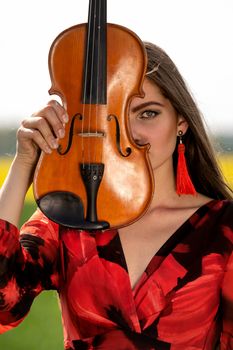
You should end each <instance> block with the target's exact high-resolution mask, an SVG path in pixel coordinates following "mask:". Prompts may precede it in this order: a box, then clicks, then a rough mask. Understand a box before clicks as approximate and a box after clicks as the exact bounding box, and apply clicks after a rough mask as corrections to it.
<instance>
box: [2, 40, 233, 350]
mask: <svg viewBox="0 0 233 350" xmlns="http://www.w3.org/2000/svg"><path fill="white" fill-rule="evenodd" d="M145 46H146V50H147V53H148V69H147V75H146V78H145V81H144V85H143V89H144V92H145V96H144V97H143V98H139V97H135V98H134V99H133V100H132V102H131V105H130V112H129V119H130V127H131V133H132V136H133V138H134V140H135V142H136V143H137V144H140V145H142V144H146V143H150V145H151V147H150V151H149V156H150V161H151V165H152V169H153V174H154V179H155V194H154V196H153V199H152V202H151V206H150V208H149V210H148V211H147V213H146V214H145V215H144V216H143V217H142V218H141V219H139V220H138V221H137V222H135V223H134V224H132V225H130V226H127V227H124V228H121V229H119V230H118V231H116V230H106V231H104V232H97V233H96V234H95V235H91V234H90V233H88V232H85V231H80V232H78V234H77V231H75V230H73V229H65V228H63V227H59V226H58V225H57V224H55V223H53V222H51V221H50V220H49V219H48V218H46V217H45V216H44V215H43V214H42V213H41V212H40V211H39V210H38V211H37V212H36V213H35V214H34V215H33V216H32V218H31V219H30V220H29V221H28V222H27V223H25V225H24V226H23V227H22V228H21V231H20V243H19V239H18V238H19V231H18V229H17V228H16V226H17V224H18V220H19V217H20V213H21V209H22V206H23V202H24V197H25V194H26V191H27V189H28V187H29V185H30V184H31V179H32V175H33V170H34V168H35V165H36V163H37V160H38V156H39V153H40V150H43V151H44V152H46V153H50V152H51V151H52V150H53V149H56V148H57V147H58V141H57V139H59V138H62V137H63V136H64V125H65V123H66V122H67V120H68V117H67V115H66V112H65V110H64V108H63V107H62V106H61V105H60V104H58V103H57V102H55V101H50V102H49V103H48V105H47V106H46V107H45V108H43V109H41V110H40V111H39V112H37V113H35V114H34V115H33V118H29V119H26V120H24V121H23V123H22V126H21V128H20V129H19V132H18V147H17V154H16V157H15V159H14V161H13V164H12V167H11V169H10V172H9V175H8V177H7V179H6V182H5V185H4V186H3V188H2V190H1V191H2V192H1V211H0V217H1V218H2V220H1V223H0V254H1V256H2V258H1V260H0V262H1V274H2V278H1V284H0V288H1V294H0V298H1V302H0V305H1V308H0V324H1V325H2V326H1V327H0V330H1V331H2V332H4V331H6V330H8V329H10V328H12V327H15V326H16V325H17V324H18V323H20V322H21V321H22V319H23V318H24V317H25V315H26V313H27V312H28V310H29V308H30V305H31V303H32V301H33V299H34V298H35V297H36V295H38V294H39V293H40V292H41V291H42V290H43V289H56V290H58V292H59V297H60V301H61V308H62V317H63V324H64V336H65V348H66V349H105V350H107V349H110V348H111V349H122V350H123V349H124V350H125V349H143V350H147V349H148V350H149V349H172V350H183V349H184V350H191V349H192V350H193V349H202V350H204V349H205V350H207V349H208V350H210V349H211V350H212V349H217V348H218V347H220V349H221V350H230V349H233V311H232V310H233V278H232V277H233V254H232V243H233V225H232V216H233V204H232V201H231V200H230V199H231V194H230V190H229V189H228V188H227V186H226V185H225V183H224V181H223V179H222V177H221V173H220V171H219V169H218V166H217V163H216V161H215V158H214V155H213V151H212V149H211V146H210V143H209V141H208V137H207V135H206V132H205V130H204V127H203V123H202V120H201V117H200V113H199V111H198V109H197V107H196V105H195V103H194V101H193V99H192V97H191V95H190V93H189V92H188V90H187V87H186V85H185V83H184V81H183V79H182V77H181V76H180V74H179V72H178V70H177V68H176V67H175V65H174V63H173V62H172V61H171V60H170V58H169V57H168V56H167V55H166V54H165V53H164V52H163V51H162V50H161V49H160V48H158V47H157V46H155V45H152V44H150V43H145ZM54 134H55V135H56V137H57V139H56V138H55V137H54ZM179 144H185V147H186V158H187V167H188V169H189V174H190V177H191V180H192V182H191V180H190V178H189V176H188V174H186V175H185V178H186V180H187V181H186V185H188V186H186V185H185V186H184V187H185V188H183V186H182V185H183V183H182V181H183V180H182V181H181V183H180V182H179V181H177V182H178V183H177V184H176V180H177V179H178V178H179V177H180V175H179V170H180V167H182V169H183V170H185V163H184V159H183V153H182V147H181V149H180V147H178V145H179ZM178 149H179V151H178ZM177 152H179V155H177ZM177 158H178V159H177ZM177 164H178V174H177V173H176V168H177ZM180 164H182V165H181V166H180ZM12 184H14V186H13V185H12ZM12 203H14V206H13V205H12Z"/></svg>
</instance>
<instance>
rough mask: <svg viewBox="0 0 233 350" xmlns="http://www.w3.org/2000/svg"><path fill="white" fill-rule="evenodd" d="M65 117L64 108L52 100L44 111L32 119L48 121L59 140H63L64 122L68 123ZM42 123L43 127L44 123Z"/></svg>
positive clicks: (35, 114)
mask: <svg viewBox="0 0 233 350" xmlns="http://www.w3.org/2000/svg"><path fill="white" fill-rule="evenodd" d="M64 115H66V114H65V110H64V108H63V107H62V106H61V105H60V104H59V103H58V102H57V101H54V100H52V101H50V102H49V103H48V104H47V106H45V107H44V108H43V109H41V110H39V111H38V112H36V113H34V114H33V115H32V117H34V118H35V117H41V118H43V119H46V120H47V122H48V124H49V126H50V127H51V129H52V131H53V133H54V135H55V136H56V137H57V138H63V137H64V135H65V122H64V120H66V121H67V117H66V118H65V117H64ZM41 123H42V126H43V122H42V121H41Z"/></svg>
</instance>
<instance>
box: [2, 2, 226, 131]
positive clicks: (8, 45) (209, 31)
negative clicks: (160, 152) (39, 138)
mask: <svg viewBox="0 0 233 350" xmlns="http://www.w3.org/2000/svg"><path fill="white" fill-rule="evenodd" d="M87 12H88V0H46V1H38V0H37V1H35V0H20V1H19V0H7V1H4V3H3V4H2V6H1V11H0V52H1V56H0V100H1V104H0V127H1V126H3V125H5V124H8V125H13V124H15V123H17V124H19V123H20V121H21V120H22V119H23V118H24V117H26V116H30V115H31V114H32V113H33V112H35V111H37V110H38V109H39V108H40V107H42V106H44V104H45V103H46V102H47V101H48V100H49V99H51V97H50V96H49V94H48V89H49V87H50V78H49V74H48V68H47V60H48V58H47V57H48V52H49V48H50V46H51V44H52V41H53V40H54V39H55V37H56V36H57V35H58V34H59V33H60V32H61V31H63V30H64V29H66V28H68V27H70V26H72V25H74V24H77V23H82V22H86V21H87ZM232 18H233V1H232V0H160V1H158V0H143V1H140V0H108V22H112V23H117V24H121V25H124V26H126V27H128V28H130V29H131V30H133V31H135V32H136V33H137V34H138V35H139V37H140V38H141V39H142V40H147V41H152V42H154V43H156V44H158V45H159V46H161V47H162V48H163V49H165V51H167V53H168V54H169V55H170V56H171V58H172V59H173V60H174V62H175V63H176V65H177V66H178V68H179V70H180V71H181V73H182V75H183V76H184V78H185V80H186V81H187V82H188V85H189V87H190V89H191V91H192V92H193V95H194V96H195V99H196V101H197V102H198V104H199V107H200V109H201V111H202V112H203V114H204V115H205V119H206V121H207V123H208V125H209V126H210V129H211V131H212V132H214V133H223V132H228V133H233V19H232Z"/></svg>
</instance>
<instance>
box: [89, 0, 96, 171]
mask: <svg viewBox="0 0 233 350" xmlns="http://www.w3.org/2000/svg"><path fill="white" fill-rule="evenodd" d="M93 17H94V23H93V28H94V29H93V33H92V48H91V77H90V91H91V92H92V85H93V70H94V56H95V55H94V50H95V31H96V0H95V4H94V16H93ZM91 113H92V93H90V105H89V113H88V133H89V132H91V128H90V124H91ZM91 139H92V138H91V137H88V158H89V166H90V163H91V142H92V140H91Z"/></svg>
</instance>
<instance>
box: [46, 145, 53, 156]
mask: <svg viewBox="0 0 233 350" xmlns="http://www.w3.org/2000/svg"><path fill="white" fill-rule="evenodd" d="M45 152H46V153H49V154H50V153H52V150H51V148H49V147H48V146H47V147H45Z"/></svg>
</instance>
